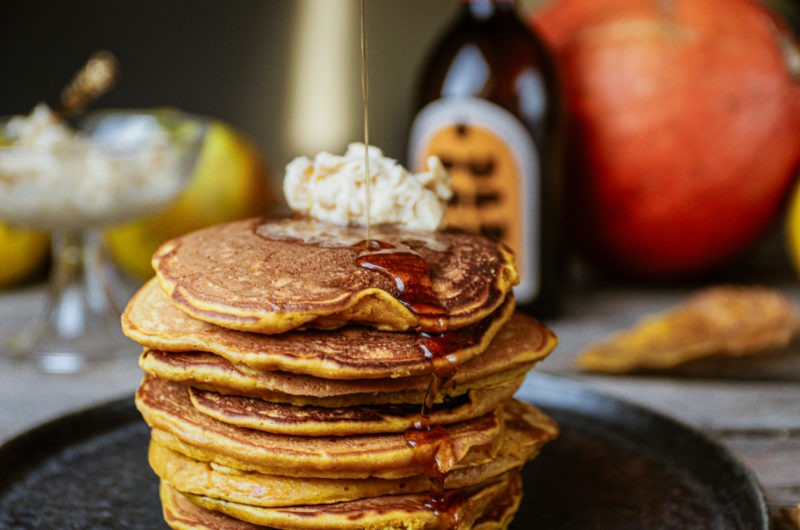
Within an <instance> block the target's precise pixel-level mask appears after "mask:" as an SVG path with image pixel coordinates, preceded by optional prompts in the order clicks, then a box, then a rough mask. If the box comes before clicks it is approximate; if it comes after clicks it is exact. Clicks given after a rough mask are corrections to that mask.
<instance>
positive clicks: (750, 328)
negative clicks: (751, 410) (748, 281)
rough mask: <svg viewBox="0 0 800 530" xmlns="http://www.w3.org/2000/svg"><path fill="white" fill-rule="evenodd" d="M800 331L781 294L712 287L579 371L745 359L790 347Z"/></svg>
mask: <svg viewBox="0 0 800 530" xmlns="http://www.w3.org/2000/svg"><path fill="white" fill-rule="evenodd" d="M798 330H800V316H798V310H797V307H796V306H795V304H794V303H793V302H792V301H791V300H789V299H788V298H787V297H786V296H784V295H783V294H781V293H780V292H778V291H775V290H773V289H768V288H765V287H758V286H755V287H741V286H719V287H709V288H707V289H703V290H701V291H699V292H697V293H696V294H694V295H693V296H692V297H691V298H690V299H689V300H688V301H687V302H686V303H685V304H683V305H682V306H679V307H677V308H675V309H673V310H671V311H669V312H667V313H664V314H661V315H656V316H652V317H649V318H646V319H644V320H643V321H641V322H640V323H638V324H637V325H636V326H634V327H633V328H631V329H630V330H627V331H623V332H621V333H618V334H617V335H614V336H613V337H611V338H610V339H608V340H605V341H603V342H601V343H598V344H594V345H592V346H589V347H588V348H586V349H585V350H584V351H583V352H581V354H580V356H579V357H578V358H577V365H578V367H579V368H581V369H582V370H587V371H593V372H608V373H625V372H632V371H636V370H659V369H668V368H673V367H675V366H678V365H680V364H683V363H686V362H688V361H694V360H698V359H702V358H706V357H711V356H719V355H724V356H728V357H743V356H746V355H753V354H757V353H760V352H763V351H765V350H770V349H776V348H781V347H785V346H786V345H787V344H789V342H790V341H791V340H792V337H794V336H795V334H796V333H797V332H798Z"/></svg>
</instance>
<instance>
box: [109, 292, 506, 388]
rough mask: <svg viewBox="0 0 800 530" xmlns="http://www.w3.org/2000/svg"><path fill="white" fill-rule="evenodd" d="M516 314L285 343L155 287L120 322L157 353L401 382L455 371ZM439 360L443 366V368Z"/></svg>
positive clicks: (305, 334) (302, 333)
mask: <svg viewBox="0 0 800 530" xmlns="http://www.w3.org/2000/svg"><path fill="white" fill-rule="evenodd" d="M513 312H514V298H513V296H509V297H508V299H507V300H506V301H505V303H503V305H502V306H500V307H499V308H497V309H496V310H495V311H494V312H493V313H492V314H491V315H489V316H488V317H486V318H484V319H483V320H481V321H480V322H477V323H475V324H472V325H470V326H466V327H463V328H459V329H456V330H451V331H447V332H445V333H444V334H443V335H442V336H441V337H439V338H437V337H430V336H427V337H426V336H423V335H422V334H419V333H393V332H388V331H379V330H375V329H372V328H368V327H364V326H353V327H348V328H346V329H343V330H341V331H339V332H337V333H330V332H324V331H317V330H296V331H290V332H287V333H283V334H281V335H274V336H272V335H264V334H260V333H245V332H240V331H234V330H230V329H227V328H223V327H221V326H216V325H214V324H209V323H207V322H203V321H200V320H197V319H193V318H191V317H189V316H187V315H186V314H185V313H183V312H182V311H180V310H178V309H177V308H175V306H173V305H172V304H171V303H170V302H169V299H168V298H167V297H166V296H165V295H164V293H163V292H162V291H161V289H159V287H158V284H157V283H156V282H155V281H154V280H151V281H150V282H148V283H147V284H146V285H145V286H144V287H142V289H140V290H139V292H138V293H137V294H136V295H135V296H134V297H133V298H132V299H131V301H130V303H129V304H128V307H127V308H126V309H125V312H124V313H123V315H122V329H123V331H124V332H125V334H126V335H127V336H128V337H130V338H132V339H133V340H135V341H137V342H139V343H140V344H142V345H144V346H146V347H148V348H152V349H156V350H160V351H179V352H180V351H206V352H212V353H216V354H218V355H221V356H223V357H225V358H227V359H229V360H231V361H233V362H238V363H241V364H243V365H246V366H249V367H250V368H255V369H258V370H285V371H287V372H292V373H298V374H309V375H314V376H317V377H323V378H329V379H365V378H366V379H370V378H399V377H408V376H413V375H420V374H427V373H430V372H431V371H432V369H434V368H435V367H432V366H431V364H432V362H434V363H443V364H445V365H446V366H444V368H447V369H449V368H454V367H457V366H459V365H461V364H463V363H465V362H467V361H469V360H470V359H472V358H474V357H475V356H477V355H478V354H480V353H481V352H483V351H484V350H485V349H486V347H487V346H488V345H489V343H490V342H491V340H492V338H493V337H494V336H495V334H496V333H497V332H498V331H499V330H500V328H501V327H502V326H503V324H504V323H505V322H506V321H507V320H508V319H509V318H511V315H512V314H513ZM439 359H441V360H439Z"/></svg>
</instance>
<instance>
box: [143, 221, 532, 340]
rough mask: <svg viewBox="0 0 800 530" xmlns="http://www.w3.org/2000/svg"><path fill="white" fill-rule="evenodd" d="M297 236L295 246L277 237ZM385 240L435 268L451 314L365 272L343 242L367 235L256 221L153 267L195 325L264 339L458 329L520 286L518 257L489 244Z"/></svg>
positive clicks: (453, 236)
mask: <svg viewBox="0 0 800 530" xmlns="http://www.w3.org/2000/svg"><path fill="white" fill-rule="evenodd" d="M274 226H277V227H278V228H280V230H277V229H276V230H273V227H274ZM287 227H288V228H287ZM289 229H291V231H290V233H291V234H294V235H295V236H296V237H295V238H289V237H286V238H284V239H281V238H280V237H281V236H279V235H276V234H284V233H286V232H287V230H289ZM263 234H266V237H265V236H264V235H263ZM382 234H384V235H382V236H381V240H382V241H384V242H385V243H388V244H391V245H393V246H396V247H408V248H410V249H411V250H413V251H414V252H415V253H416V254H418V255H419V257H420V258H421V259H423V260H424V261H425V263H427V265H428V267H429V269H430V281H431V287H432V291H433V293H434V295H435V297H436V300H437V301H438V304H439V306H440V307H441V308H442V311H443V314H441V315H440V314H436V315H433V316H426V315H425V314H418V313H415V312H413V311H412V310H411V309H409V308H408V307H407V306H406V305H404V304H403V303H402V301H401V300H400V298H401V295H402V293H400V292H398V285H397V284H396V283H395V282H394V281H392V280H391V279H390V278H388V277H387V276H386V275H385V274H383V273H381V272H379V271H373V270H368V269H366V268H364V267H361V266H360V265H359V264H358V263H357V260H358V258H359V256H361V255H362V250H361V249H360V247H359V245H354V246H351V245H344V244H343V243H342V241H347V240H354V239H356V238H357V241H363V239H364V230H363V229H361V228H343V227H339V226H336V225H329V224H326V223H321V222H319V221H314V220H310V219H288V220H287V219H263V218H262V219H248V220H245V221H237V222H233V223H228V224H224V225H217V226H214V227H210V228H206V229H203V230H198V231H196V232H192V233H190V234H186V235H184V236H180V237H177V238H175V239H173V240H171V241H168V242H167V243H165V244H164V245H162V246H161V248H159V249H158V251H156V253H155V255H154V256H153V267H154V269H155V270H156V274H157V276H158V281H159V284H160V285H161V287H162V289H164V292H165V293H167V295H168V296H169V297H170V299H171V301H172V303H174V304H175V305H176V306H177V307H179V308H180V309H181V310H183V311H184V312H186V313H187V314H189V315H190V316H192V317H194V318H197V319H199V320H203V321H206V322H210V323H213V324H217V325H220V326H223V327H228V328H231V329H237V330H242V331H255V332H260V333H283V332H285V331H288V330H290V329H294V328H297V327H300V326H303V325H308V326H313V327H321V328H324V329H332V328H336V327H340V326H342V325H344V324H346V323H348V322H355V323H363V324H369V325H371V326H374V327H377V328H379V329H383V330H389V331H405V330H409V329H418V330H421V331H430V332H440V331H442V329H443V328H445V329H456V328H460V327H464V326H467V325H469V324H472V323H476V322H479V321H480V320H481V319H483V318H485V317H487V316H488V315H490V314H491V313H492V312H493V311H494V310H495V309H497V308H498V307H499V306H500V305H501V304H502V303H503V301H504V300H505V299H506V297H507V295H508V293H509V292H510V291H511V288H512V287H513V286H514V285H515V284H516V283H517V282H518V281H519V277H518V275H517V270H516V268H515V267H514V264H513V255H512V254H511V252H510V251H509V250H508V249H506V248H505V247H503V246H502V245H500V244H498V243H495V242H492V241H491V240H489V239H486V238H484V237H482V236H477V235H471V234H466V233H463V232H434V233H427V234H426V238H427V239H431V238H432V239H434V240H435V241H436V243H437V248H446V249H447V250H446V251H443V250H436V249H434V248H432V247H433V245H430V244H428V243H427V242H426V240H425V239H424V238H416V237H413V236H409V234H408V233H407V232H405V231H403V230H401V229H396V228H391V227H383V228H382ZM373 237H374V236H373ZM320 238H327V239H326V240H328V241H330V243H329V244H328V245H327V246H326V245H325V244H323V243H321V242H319V241H320Z"/></svg>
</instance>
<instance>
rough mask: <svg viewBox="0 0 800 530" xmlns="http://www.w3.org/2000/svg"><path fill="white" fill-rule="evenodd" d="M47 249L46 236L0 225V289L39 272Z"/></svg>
mask: <svg viewBox="0 0 800 530" xmlns="http://www.w3.org/2000/svg"><path fill="white" fill-rule="evenodd" d="M49 249H50V237H49V236H48V235H47V234H45V233H43V232H36V231H33V230H28V229H25V228H12V227H11V226H9V225H6V224H2V223H0V287H7V286H9V285H12V284H15V283H17V282H19V281H21V280H24V279H25V278H27V277H28V276H30V275H31V274H33V273H34V272H36V271H37V270H39V268H40V267H41V266H42V264H43V263H44V261H45V259H46V258H47V252H48V250H49Z"/></svg>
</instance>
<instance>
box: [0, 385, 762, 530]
mask: <svg viewBox="0 0 800 530" xmlns="http://www.w3.org/2000/svg"><path fill="white" fill-rule="evenodd" d="M519 397H521V398H522V399H525V400H528V401H531V402H533V403H536V404H537V405H539V406H541V407H542V408H543V409H544V410H545V411H546V412H548V413H549V414H551V415H552V416H553V418H554V419H555V420H556V421H557V422H558V423H559V424H560V426H561V435H560V436H559V438H558V439H557V440H556V441H554V442H551V443H550V444H549V445H547V446H546V447H545V448H544V450H543V451H542V453H541V455H540V456H539V457H538V458H536V459H535V460H534V461H533V462H531V463H530V464H528V465H527V466H526V467H525V470H524V472H523V477H524V488H525V497H524V499H523V502H522V506H521V508H520V511H519V513H518V514H517V518H516V519H515V520H514V523H513V525H512V528H515V529H528V528H537V529H562V528H574V529H581V530H589V529H662V528H664V529H672V528H674V529H681V530H687V529H692V528H698V529H700V528H702V529H712V528H713V529H717V528H718V529H725V530H735V529H743V530H744V529H746V530H755V529H768V528H770V523H769V517H768V512H767V508H766V503H765V502H764V497H763V494H762V493H761V490H760V488H759V486H758V484H757V483H756V481H755V479H754V478H753V476H752V474H751V473H750V472H749V471H748V470H747V469H746V468H745V467H744V466H742V464H740V463H739V462H738V461H737V460H736V459H735V458H734V457H733V456H732V455H731V454H730V453H729V452H728V451H727V450H726V449H724V448H723V447H722V446H720V445H719V444H717V443H715V442H713V441H711V440H709V439H708V438H707V437H705V436H704V435H702V434H700V433H698V432H697V431H695V430H693V429H690V428H688V427H686V426H683V425H681V424H679V423H676V422H675V421H673V420H671V419H669V418H666V417H664V416H660V415H658V414H654V413H652V412H649V411H647V410H644V409H641V408H639V407H635V406H632V405H629V404H626V403H623V402H621V401H618V400H616V399H613V398H609V397H605V396H602V395H600V394H597V393H595V392H593V391H591V390H587V389H586V388H584V387H583V386H581V385H580V384H578V383H574V382H570V381H566V380H563V379H558V378H554V377H549V376H546V375H541V374H534V375H532V376H531V377H530V378H529V380H528V383H527V384H526V387H525V389H524V391H522V392H521V393H520V395H519ZM148 439H149V431H148V428H147V426H146V425H145V424H144V422H143V421H142V420H141V418H140V417H139V414H138V413H137V412H136V410H135V409H134V407H133V399H132V398H128V399H123V400H119V401H114V402H112V403H108V404H105V405H100V406H97V407H94V408H91V409H88V410H85V411H83V412H78V413H75V414H71V415H69V416H64V417H62V418H59V419H57V420H55V421H52V422H50V423H47V424H45V425H42V426H40V427H37V428H35V429H33V430H31V431H29V432H27V433H25V434H23V435H21V436H19V437H17V438H15V439H13V440H11V441H10V442H8V443H6V444H5V445H3V446H2V447H0V528H14V529H17V528H20V529H23V528H64V529H66V528H75V529H85V528H166V526H165V524H164V523H163V521H162V519H161V507H160V504H159V501H158V495H157V487H158V482H157V480H156V477H155V475H154V474H153V473H152V472H151V471H150V468H149V466H148V464H147V457H146V452H147V443H148Z"/></svg>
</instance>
